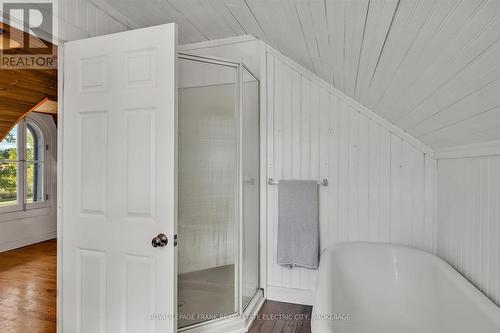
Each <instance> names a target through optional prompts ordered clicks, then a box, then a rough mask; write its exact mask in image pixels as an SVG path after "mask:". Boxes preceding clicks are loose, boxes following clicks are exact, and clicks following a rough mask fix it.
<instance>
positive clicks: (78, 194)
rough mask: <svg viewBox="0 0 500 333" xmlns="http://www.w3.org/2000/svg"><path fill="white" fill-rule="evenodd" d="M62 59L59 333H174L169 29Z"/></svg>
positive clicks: (90, 43) (95, 42)
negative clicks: (159, 240) (158, 243)
mask: <svg viewBox="0 0 500 333" xmlns="http://www.w3.org/2000/svg"><path fill="white" fill-rule="evenodd" d="M64 49H65V53H64V62H65V63H64V68H65V73H64V110H63V121H62V126H63V131H62V132H63V134H62V138H61V140H62V146H63V148H62V152H63V154H62V159H63V164H62V196H63V212H62V247H63V250H62V256H63V259H62V263H63V266H62V269H63V275H62V288H63V289H62V291H63V293H62V324H63V326H62V329H63V332H65V333H66V332H68V333H71V332H81V333H86V332H89V333H97V332H131V333H136V332H160V331H161V332H162V333H163V332H174V329H175V320H174V318H175V311H176V297H175V279H176V251H175V248H174V241H173V240H174V234H175V232H176V226H175V221H176V210H177V207H176V206H177V205H176V202H175V196H176V165H175V161H176V160H177V158H176V153H177V152H176V145H177V143H176V140H177V114H176V113H177V104H176V99H177V82H176V80H177V72H176V71H177V69H176V67H177V28H176V26H175V25H174V24H168V25H162V26H156V27H151V28H146V29H138V30H133V31H128V32H123V33H117V34H112V35H106V36H100V37H96V38H89V39H85V40H80V41H74V42H69V43H67V44H65V47H64ZM160 233H163V234H165V235H167V237H168V240H169V241H168V244H167V245H166V246H164V247H153V246H152V239H153V238H154V237H155V236H156V235H158V234H160Z"/></svg>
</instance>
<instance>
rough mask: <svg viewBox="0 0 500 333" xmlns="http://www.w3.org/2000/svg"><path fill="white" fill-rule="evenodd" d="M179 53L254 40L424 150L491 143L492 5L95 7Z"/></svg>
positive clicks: (141, 2)
mask: <svg viewBox="0 0 500 333" xmlns="http://www.w3.org/2000/svg"><path fill="white" fill-rule="evenodd" d="M100 1H101V2H102V1H105V2H106V3H107V4H109V5H111V7H113V8H115V9H116V10H117V11H118V12H119V13H120V14H122V15H124V16H125V17H127V18H129V19H130V20H131V22H134V24H135V25H137V26H139V27H145V26H151V25H155V24H161V23H167V22H177V23H178V24H179V27H180V28H179V34H180V42H181V43H192V42H199V41H204V40H208V39H218V38H224V37H231V36H237V35H243V34H251V35H254V36H256V37H258V38H260V39H262V40H264V41H266V42H267V43H268V44H270V45H271V46H273V47H274V48H276V49H278V50H279V51H281V52H282V53H283V54H285V55H287V56H288V57H290V58H292V59H294V60H295V61H297V62H298V63H300V64H301V65H303V66H305V67H306V68H308V69H309V70H311V71H313V72H314V73H316V74H317V75H318V76H320V77H322V78H323V79H325V80H326V81H328V82H330V83H332V84H333V85H334V86H335V87H337V88H338V89H340V90H341V91H343V92H344V93H345V94H347V95H349V96H351V97H353V98H355V99H356V100H358V101H359V102H360V103H362V104H364V105H365V106H367V107H368V108H370V109H372V110H374V111H375V112H376V113H378V114H379V115H380V116H382V117H384V118H386V119H387V120H389V121H390V122H392V123H393V124H395V125H397V126H398V127H400V128H402V129H404V130H405V131H407V132H409V133H410V134H411V135H413V136H414V137H417V138H418V139H420V140H421V141H423V142H424V143H426V144H428V145H429V146H431V147H433V148H444V147H451V146H456V145H463V144H470V143H476V142H483V141H490V140H496V139H500V81H499V79H500V45H499V44H500V1H498V0H435V1H433V0H351V1H348V0H345V1H338V0H309V1H307V0H282V1H279V0H168V1H167V0H157V1H154V0H153V1H152V0H128V1H127V0H100Z"/></svg>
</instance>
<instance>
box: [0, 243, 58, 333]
mask: <svg viewBox="0 0 500 333" xmlns="http://www.w3.org/2000/svg"><path fill="white" fill-rule="evenodd" d="M55 331H56V241H55V240H51V241H48V242H43V243H38V244H34V245H31V246H26V247H23V248H20V249H16V250H12V251H8V252H3V253H0V332H1V333H21V332H22V333H28V332H29V333H54V332H55Z"/></svg>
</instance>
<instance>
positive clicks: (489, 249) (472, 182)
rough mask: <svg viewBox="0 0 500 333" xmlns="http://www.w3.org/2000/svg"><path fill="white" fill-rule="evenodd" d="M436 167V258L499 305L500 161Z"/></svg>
mask: <svg viewBox="0 0 500 333" xmlns="http://www.w3.org/2000/svg"><path fill="white" fill-rule="evenodd" d="M437 164H438V168H437V173H438V174H437V180H438V182H437V220H438V221H439V223H438V224H437V235H436V236H437V254H438V255H439V256H440V257H442V258H443V259H445V260H446V261H448V262H449V263H450V264H451V265H453V266H454V267H455V268H456V269H457V270H458V271H459V272H460V273H462V274H463V275H464V276H465V277H467V278H468V279H469V280H470V281H471V282H472V283H474V284H475V285H476V286H477V287H478V288H479V289H481V290H482V291H483V292H484V293H485V294H486V295H487V296H489V297H490V298H491V299H492V300H493V301H494V302H496V303H497V304H500V252H499V250H500V248H499V245H500V212H499V205H498V201H499V199H500V156H499V155H496V156H485V157H474V158H456V159H440V160H438V162H437Z"/></svg>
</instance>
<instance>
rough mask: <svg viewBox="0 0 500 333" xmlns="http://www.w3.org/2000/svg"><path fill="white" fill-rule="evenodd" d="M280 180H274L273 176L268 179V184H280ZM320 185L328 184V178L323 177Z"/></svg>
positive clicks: (319, 182)
mask: <svg viewBox="0 0 500 333" xmlns="http://www.w3.org/2000/svg"><path fill="white" fill-rule="evenodd" d="M279 183H280V182H279V180H274V179H272V178H269V179H268V180H267V184H268V185H278V184H279ZM318 185H321V186H328V179H326V178H323V179H322V180H320V181H318Z"/></svg>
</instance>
